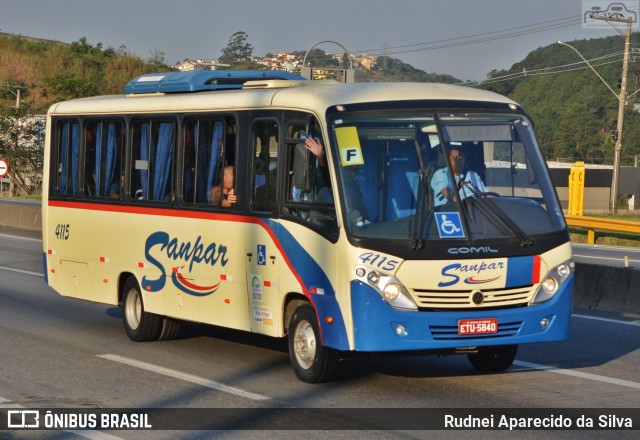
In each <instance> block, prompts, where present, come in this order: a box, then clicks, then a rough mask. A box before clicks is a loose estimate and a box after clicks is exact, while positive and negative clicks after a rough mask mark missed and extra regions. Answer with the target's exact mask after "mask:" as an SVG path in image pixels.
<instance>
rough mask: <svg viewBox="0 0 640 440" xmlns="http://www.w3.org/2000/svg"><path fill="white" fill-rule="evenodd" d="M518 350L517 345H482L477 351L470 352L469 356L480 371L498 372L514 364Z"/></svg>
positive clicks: (472, 363)
mask: <svg viewBox="0 0 640 440" xmlns="http://www.w3.org/2000/svg"><path fill="white" fill-rule="evenodd" d="M517 352H518V346H517V345H498V346H495V347H480V348H479V349H478V352H477V353H474V354H468V355H467V357H468V358H469V362H471V365H473V367H474V368H475V369H476V370H478V371H483V372H498V371H504V370H506V369H507V368H509V367H510V366H511V364H513V361H514V360H515V358H516V353H517Z"/></svg>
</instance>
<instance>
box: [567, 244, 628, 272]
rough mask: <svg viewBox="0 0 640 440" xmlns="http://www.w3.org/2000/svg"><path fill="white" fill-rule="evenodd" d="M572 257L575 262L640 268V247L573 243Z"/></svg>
mask: <svg viewBox="0 0 640 440" xmlns="http://www.w3.org/2000/svg"><path fill="white" fill-rule="evenodd" d="M572 247H573V258H574V260H575V261H576V262H577V263H584V264H597V265H602V266H612V267H627V268H631V269H635V270H640V248H628V247H618V246H599V245H591V244H573V245H572Z"/></svg>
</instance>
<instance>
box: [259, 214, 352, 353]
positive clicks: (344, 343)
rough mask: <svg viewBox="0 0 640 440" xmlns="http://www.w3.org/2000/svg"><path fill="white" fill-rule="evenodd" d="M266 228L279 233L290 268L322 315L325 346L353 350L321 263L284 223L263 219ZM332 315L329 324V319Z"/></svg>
mask: <svg viewBox="0 0 640 440" xmlns="http://www.w3.org/2000/svg"><path fill="white" fill-rule="evenodd" d="M263 220H264V223H265V226H266V227H267V228H269V229H271V231H272V232H273V233H274V234H275V238H276V239H277V243H276V244H277V246H278V247H279V248H280V249H281V251H282V253H283V254H284V255H285V258H286V260H287V265H288V266H289V269H291V271H292V272H293V273H294V275H296V277H297V278H298V280H299V281H300V282H301V283H302V288H303V290H304V291H305V293H306V296H307V297H308V298H309V299H310V300H311V301H312V302H313V305H314V306H315V308H316V312H317V314H318V324H319V325H320V331H321V333H322V344H323V345H324V346H326V347H331V348H335V349H337V350H349V341H348V338H347V329H346V326H345V323H344V318H343V317H342V311H341V310H340V305H339V304H338V302H337V301H336V297H335V289H334V288H333V286H332V285H331V281H330V280H329V278H328V277H327V274H326V273H325V272H324V270H323V269H322V267H321V266H320V265H319V264H318V262H317V261H316V260H315V259H314V258H313V257H312V256H311V255H310V254H309V253H308V252H307V251H306V250H305V249H304V248H303V247H302V245H301V244H300V243H299V242H298V241H297V240H296V238H295V237H294V236H293V235H292V234H291V232H289V231H288V230H287V229H286V228H285V227H284V226H283V225H282V224H281V223H279V222H276V221H273V220H270V219H263ZM312 287H313V288H316V289H322V290H323V294H311V292H310V289H311V288H312ZM327 316H331V317H332V318H333V323H332V324H328V323H327V322H326V321H325V319H324V318H325V317H327Z"/></svg>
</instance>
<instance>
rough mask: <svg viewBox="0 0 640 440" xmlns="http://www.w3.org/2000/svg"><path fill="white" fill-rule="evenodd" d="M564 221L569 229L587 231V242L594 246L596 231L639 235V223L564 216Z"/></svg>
mask: <svg viewBox="0 0 640 440" xmlns="http://www.w3.org/2000/svg"><path fill="white" fill-rule="evenodd" d="M564 217H565V219H566V220H567V224H568V225H569V226H571V227H576V228H583V229H586V230H587V242H588V243H589V244H595V242H596V231H612V232H625V233H628V234H640V222H632V221H628V220H617V219H609V218H601V217H585V216H582V215H571V214H566V215H565V216H564Z"/></svg>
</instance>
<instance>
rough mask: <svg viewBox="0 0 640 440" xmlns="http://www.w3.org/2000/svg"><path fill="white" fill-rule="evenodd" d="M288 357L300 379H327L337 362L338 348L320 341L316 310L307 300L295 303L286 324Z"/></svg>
mask: <svg viewBox="0 0 640 440" xmlns="http://www.w3.org/2000/svg"><path fill="white" fill-rule="evenodd" d="M288 339H289V358H290V359H291V365H292V367H293V371H294V373H295V374H296V376H297V377H298V379H300V380H301V381H303V382H306V383H319V382H327V381H330V380H331V379H332V378H333V376H334V374H335V372H336V369H337V366H338V361H339V358H338V351H336V350H334V349H331V348H327V347H323V346H322V345H320V331H319V326H318V321H317V319H316V312H315V310H314V308H313V307H312V306H311V305H309V304H304V305H302V306H300V307H298V308H297V309H296V311H295V313H294V314H293V317H292V318H291V323H290V324H289V334H288Z"/></svg>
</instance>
